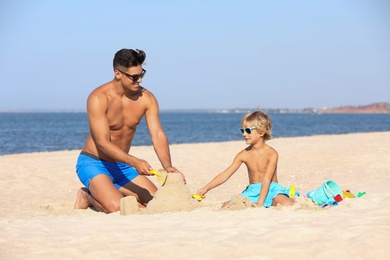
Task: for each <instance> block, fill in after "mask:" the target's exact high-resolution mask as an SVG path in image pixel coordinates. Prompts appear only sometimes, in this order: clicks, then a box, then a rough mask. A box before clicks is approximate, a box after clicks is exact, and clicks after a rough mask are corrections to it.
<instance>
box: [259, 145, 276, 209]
mask: <svg viewBox="0 0 390 260" xmlns="http://www.w3.org/2000/svg"><path fill="white" fill-rule="evenodd" d="M277 164H278V153H277V152H276V151H274V152H273V153H272V154H271V156H270V158H269V162H268V166H267V169H266V171H265V175H264V178H263V181H262V184H261V190H260V195H259V199H258V200H257V206H259V207H262V206H263V205H264V201H265V198H266V197H267V194H268V191H269V186H270V184H271V180H272V178H273V177H274V174H275V171H276V167H277Z"/></svg>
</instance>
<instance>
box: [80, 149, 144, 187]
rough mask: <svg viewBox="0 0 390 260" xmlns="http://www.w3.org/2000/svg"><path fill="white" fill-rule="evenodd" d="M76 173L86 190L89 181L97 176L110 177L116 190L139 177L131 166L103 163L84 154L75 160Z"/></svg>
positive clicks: (90, 155)
mask: <svg viewBox="0 0 390 260" xmlns="http://www.w3.org/2000/svg"><path fill="white" fill-rule="evenodd" d="M76 172H77V175H78V177H79V179H80V181H81V182H82V183H83V184H84V185H85V187H87V188H88V187H89V184H90V182H91V180H92V179H93V178H94V177H95V176H97V175H99V174H105V175H107V176H108V177H110V178H111V180H112V182H113V183H114V185H115V187H116V188H118V189H119V188H120V187H122V186H123V185H125V184H126V183H128V182H130V181H131V180H133V179H134V178H135V177H137V176H138V175H139V174H138V172H137V170H136V169H135V168H134V167H133V166H130V165H128V164H125V163H120V162H119V163H118V162H107V161H103V160H100V159H99V158H97V157H96V156H94V155H92V154H88V153H85V152H81V153H80V155H79V158H78V159H77V164H76Z"/></svg>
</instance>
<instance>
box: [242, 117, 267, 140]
mask: <svg viewBox="0 0 390 260" xmlns="http://www.w3.org/2000/svg"><path fill="white" fill-rule="evenodd" d="M240 130H241V133H242V135H243V136H244V139H245V142H246V144H249V145H253V144H256V143H257V142H258V141H259V140H260V139H262V138H263V136H264V133H259V131H258V130H257V129H256V127H255V126H254V125H253V124H252V123H250V122H246V123H244V124H243V125H242V128H241V129H240Z"/></svg>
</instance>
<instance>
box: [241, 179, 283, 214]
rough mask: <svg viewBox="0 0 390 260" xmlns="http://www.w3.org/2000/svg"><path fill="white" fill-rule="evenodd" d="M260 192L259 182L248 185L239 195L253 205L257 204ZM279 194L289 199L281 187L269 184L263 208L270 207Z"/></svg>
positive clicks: (276, 184) (273, 183)
mask: <svg viewBox="0 0 390 260" xmlns="http://www.w3.org/2000/svg"><path fill="white" fill-rule="evenodd" d="M260 190H261V182H259V183H254V184H250V185H249V186H248V187H247V188H246V189H245V190H244V191H243V192H242V193H241V194H242V196H243V197H245V198H248V199H249V200H250V201H252V202H253V203H257V200H258V199H259V196H260ZM279 194H283V195H286V196H287V197H289V196H288V193H287V192H286V191H285V189H284V188H283V186H282V185H280V184H279V183H276V182H271V183H270V186H269V191H268V194H267V197H265V200H264V205H263V206H264V207H266V208H268V207H270V206H272V201H273V200H274V198H275V197H276V196H277V195H279Z"/></svg>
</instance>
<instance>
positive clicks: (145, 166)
mask: <svg viewBox="0 0 390 260" xmlns="http://www.w3.org/2000/svg"><path fill="white" fill-rule="evenodd" d="M132 166H134V168H135V169H136V170H137V172H138V173H139V174H140V175H148V176H150V175H153V174H152V173H150V170H151V169H152V167H151V166H150V164H149V163H148V162H147V161H145V160H142V159H137V160H136V162H135V163H134V165H132Z"/></svg>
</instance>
